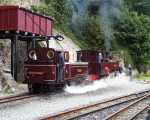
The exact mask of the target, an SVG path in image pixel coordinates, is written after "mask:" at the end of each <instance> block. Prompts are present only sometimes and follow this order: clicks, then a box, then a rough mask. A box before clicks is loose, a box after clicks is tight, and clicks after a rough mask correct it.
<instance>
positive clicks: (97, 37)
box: [72, 16, 104, 50]
mask: <svg viewBox="0 0 150 120" xmlns="http://www.w3.org/2000/svg"><path fill="white" fill-rule="evenodd" d="M72 27H73V28H75V30H74V29H73V30H74V33H75V35H76V36H77V37H78V38H79V39H80V41H81V40H82V41H84V43H86V48H87V49H94V50H98V49H102V48H104V37H103V35H102V32H101V29H100V19H99V17H96V16H86V17H85V18H84V19H81V20H80V22H78V23H77V25H76V26H75V27H74V26H72Z"/></svg>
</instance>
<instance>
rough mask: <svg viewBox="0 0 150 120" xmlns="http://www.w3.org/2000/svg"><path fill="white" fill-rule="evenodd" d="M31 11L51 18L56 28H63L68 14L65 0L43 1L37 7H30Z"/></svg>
mask: <svg viewBox="0 0 150 120" xmlns="http://www.w3.org/2000/svg"><path fill="white" fill-rule="evenodd" d="M31 9H32V10H34V11H35V12H40V13H41V14H45V15H47V16H51V17H52V18H53V19H54V21H55V26H56V27H58V26H59V27H60V26H63V24H64V23H65V21H66V19H67V16H68V14H69V12H68V9H67V7H66V0H45V1H44V2H43V3H41V4H40V5H39V6H35V5H33V6H31Z"/></svg>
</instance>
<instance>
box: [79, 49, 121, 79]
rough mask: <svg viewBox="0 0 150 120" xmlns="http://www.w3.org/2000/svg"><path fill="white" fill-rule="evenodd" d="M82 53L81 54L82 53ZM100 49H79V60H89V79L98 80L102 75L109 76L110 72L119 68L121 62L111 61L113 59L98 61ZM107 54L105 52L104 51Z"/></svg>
mask: <svg viewBox="0 0 150 120" xmlns="http://www.w3.org/2000/svg"><path fill="white" fill-rule="evenodd" d="M80 54H81V55H80ZM98 54H99V52H98V51H92V50H81V51H77V59H78V61H82V62H88V63H89V64H88V74H89V79H91V80H97V79H100V78H101V76H108V75H109V74H110V73H112V72H114V71H115V70H118V68H119V62H118V61H115V62H111V61H107V62H105V61H103V62H101V63H98ZM103 54H105V52H103Z"/></svg>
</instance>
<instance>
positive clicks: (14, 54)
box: [11, 35, 18, 80]
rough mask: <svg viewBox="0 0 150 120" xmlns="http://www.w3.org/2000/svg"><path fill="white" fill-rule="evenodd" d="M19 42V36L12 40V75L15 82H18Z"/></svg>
mask: <svg viewBox="0 0 150 120" xmlns="http://www.w3.org/2000/svg"><path fill="white" fill-rule="evenodd" d="M17 40H18V36H17V35H15V36H14V37H13V38H12V39H11V74H12V76H13V78H14V79H15V80H17Z"/></svg>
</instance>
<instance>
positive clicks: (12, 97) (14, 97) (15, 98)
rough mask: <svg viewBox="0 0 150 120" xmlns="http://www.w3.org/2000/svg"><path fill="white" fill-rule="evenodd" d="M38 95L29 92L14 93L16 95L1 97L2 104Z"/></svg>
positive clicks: (0, 102)
mask: <svg viewBox="0 0 150 120" xmlns="http://www.w3.org/2000/svg"><path fill="white" fill-rule="evenodd" d="M36 96H37V95H31V94H29V93H24V94H20V95H14V96H10V97H4V98H0V104H4V103H8V102H13V101H19V100H23V99H28V98H32V97H36Z"/></svg>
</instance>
